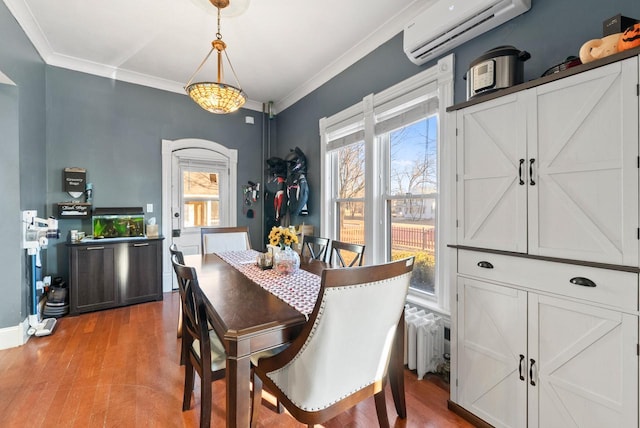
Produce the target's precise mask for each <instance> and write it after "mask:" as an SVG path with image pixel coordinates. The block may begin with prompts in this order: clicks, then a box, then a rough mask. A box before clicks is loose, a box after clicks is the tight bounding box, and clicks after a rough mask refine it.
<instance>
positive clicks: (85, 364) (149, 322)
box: [0, 293, 472, 428]
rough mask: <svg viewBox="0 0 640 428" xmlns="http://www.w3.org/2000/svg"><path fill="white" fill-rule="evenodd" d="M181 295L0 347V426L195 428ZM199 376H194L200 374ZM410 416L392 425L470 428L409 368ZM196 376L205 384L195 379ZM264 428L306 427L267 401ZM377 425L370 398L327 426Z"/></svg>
mask: <svg viewBox="0 0 640 428" xmlns="http://www.w3.org/2000/svg"><path fill="white" fill-rule="evenodd" d="M178 299H179V297H178V295H177V294H176V293H165V295H164V301H162V302H153V303H145V304H141V305H135V306H129V307H125V308H119V309H112V310H107V311H102V312H95V313H91V314H85V315H80V316H76V317H64V318H61V319H60V320H58V324H57V326H56V329H55V331H54V333H53V334H52V335H51V336H47V337H32V338H31V339H29V341H28V342H27V344H25V345H24V346H21V347H18V348H13V349H7V350H2V351H0V425H2V426H3V427H32V428H33V427H83V428H84V427H97V426H104V427H197V426H198V422H199V412H200V393H199V384H197V383H196V388H195V391H196V392H195V394H194V400H193V402H192V403H193V404H192V409H191V410H189V411H186V412H183V411H182V387H183V381H184V369H183V368H182V367H181V366H180V365H179V364H178V360H179V351H180V348H179V341H178V339H177V338H176V320H177V316H178V314H177V307H178ZM196 379H197V376H196ZM405 379H406V380H405V382H406V398H407V411H408V418H407V419H406V420H402V419H399V418H397V416H396V413H395V409H394V407H393V401H392V399H391V392H390V391H388V393H387V403H388V404H387V407H388V412H389V420H390V423H391V425H392V426H395V427H407V428H410V427H429V428H435V427H438V428H444V427H471V426H472V425H471V424H469V423H467V422H466V421H464V420H462V419H461V418H460V417H458V416H457V415H455V414H454V413H452V412H450V411H449V410H447V403H446V401H447V398H448V391H447V390H446V385H442V384H441V382H437V379H435V380H434V381H429V380H422V381H418V380H417V378H416V375H415V374H414V373H412V372H410V371H408V370H407V371H405ZM196 382H199V380H196ZM212 386H213V397H214V403H213V415H212V423H211V426H212V427H216V426H224V414H225V399H224V395H225V384H224V380H220V381H215V382H214V383H213V384H212ZM259 426H261V427H302V426H304V425H302V424H299V423H297V422H296V421H295V420H294V419H293V418H291V416H289V415H288V414H286V413H284V414H277V413H275V412H274V411H273V410H272V408H271V407H270V406H268V405H263V406H262V408H261V410H260V423H259ZM322 426H323V427H327V428H334V427H336V428H337V427H362V428H365V427H366V428H368V427H376V426H378V425H377V419H376V412H375V405H374V402H373V399H371V400H367V401H365V402H363V403H361V404H359V405H358V406H356V407H355V408H353V409H352V410H350V411H348V412H346V413H344V414H342V415H340V416H338V417H336V418H334V419H332V420H330V421H328V422H327V423H325V424H323V425H322Z"/></svg>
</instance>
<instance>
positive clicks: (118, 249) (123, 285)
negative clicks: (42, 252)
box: [67, 237, 164, 315]
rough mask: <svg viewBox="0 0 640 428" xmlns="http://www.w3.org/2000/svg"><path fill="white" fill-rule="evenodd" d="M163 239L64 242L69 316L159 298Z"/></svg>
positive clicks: (160, 296)
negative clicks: (67, 257) (67, 269)
mask: <svg viewBox="0 0 640 428" xmlns="http://www.w3.org/2000/svg"><path fill="white" fill-rule="evenodd" d="M163 239H164V238H162V237H159V238H145V239H140V238H133V239H127V238H118V239H102V240H90V241H82V242H77V243H68V244H67V247H68V249H69V312H70V313H71V315H76V314H80V313H83V312H91V311H96V310H100V309H108V308H114V307H118V306H126V305H132V304H135V303H142V302H149V301H154V300H162V240H163Z"/></svg>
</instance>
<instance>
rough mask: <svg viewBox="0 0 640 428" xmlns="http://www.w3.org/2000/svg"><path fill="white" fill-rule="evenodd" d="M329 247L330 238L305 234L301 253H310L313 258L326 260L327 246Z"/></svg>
mask: <svg viewBox="0 0 640 428" xmlns="http://www.w3.org/2000/svg"><path fill="white" fill-rule="evenodd" d="M328 247H329V238H320V237H319V236H310V235H304V237H303V238H302V251H301V252H300V254H301V255H303V256H304V255H307V253H308V255H309V257H311V258H312V259H315V260H320V261H323V262H324V261H325V260H326V258H327V248H328Z"/></svg>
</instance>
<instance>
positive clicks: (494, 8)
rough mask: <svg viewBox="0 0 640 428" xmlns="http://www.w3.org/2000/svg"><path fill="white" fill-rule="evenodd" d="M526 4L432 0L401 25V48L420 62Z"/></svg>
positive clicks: (517, 0)
mask: <svg viewBox="0 0 640 428" xmlns="http://www.w3.org/2000/svg"><path fill="white" fill-rule="evenodd" d="M530 8H531V0H435V1H434V2H433V3H432V4H431V6H429V7H428V8H427V9H426V10H424V11H423V12H422V13H420V15H418V16H417V17H415V18H414V19H413V20H411V22H409V23H408V24H407V25H406V26H405V27H404V43H403V45H404V52H405V53H406V54H407V56H408V57H409V59H410V60H411V61H412V62H413V63H415V64H418V65H420V64H424V63H425V62H427V61H429V60H431V59H435V58H436V57H437V56H438V55H440V54H443V53H445V52H446V51H448V50H450V49H453V48H454V47H456V46H458V45H460V44H462V43H464V42H466V41H467V40H470V39H472V38H474V37H476V36H479V35H480V34H482V33H484V32H485V31H488V30H490V29H492V28H494V27H497V26H498V25H500V24H502V23H504V22H506V21H508V20H510V19H512V18H515V17H516V16H518V15H520V14H522V13H524V12H526V11H527V10H529V9H530Z"/></svg>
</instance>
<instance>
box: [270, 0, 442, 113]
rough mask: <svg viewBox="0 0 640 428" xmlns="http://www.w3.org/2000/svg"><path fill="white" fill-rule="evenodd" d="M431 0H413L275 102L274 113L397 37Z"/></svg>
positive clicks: (289, 105)
mask: <svg viewBox="0 0 640 428" xmlns="http://www.w3.org/2000/svg"><path fill="white" fill-rule="evenodd" d="M433 1H434V0H430V1H426V2H425V1H422V0H416V1H415V2H413V3H411V4H410V5H409V6H407V7H405V8H404V9H402V10H401V11H399V12H398V13H397V14H395V15H394V16H392V17H391V18H389V19H388V20H387V21H386V22H385V23H384V24H382V25H381V26H380V27H379V28H377V29H376V30H374V31H373V32H372V33H371V34H369V35H368V36H367V37H365V38H364V39H363V40H362V41H361V42H360V43H358V44H356V45H355V46H354V47H353V48H352V49H349V50H348V51H346V52H345V53H344V54H343V55H341V56H339V57H338V58H337V59H336V60H335V61H333V62H332V63H330V64H329V65H327V66H326V67H325V68H323V69H322V70H320V71H319V72H318V73H317V74H316V75H314V76H313V77H311V79H309V80H307V81H306V82H305V83H304V84H302V85H300V86H299V87H298V88H296V89H295V90H294V91H292V92H291V93H290V94H289V95H287V96H286V97H284V98H283V99H282V100H279V101H277V102H275V103H274V109H275V111H276V112H281V111H284V110H285V109H286V108H288V107H291V106H292V105H293V104H295V103H296V102H298V101H300V100H301V99H302V98H304V97H305V96H307V95H309V94H310V93H311V92H313V91H314V90H316V89H318V88H319V87H320V86H322V85H324V84H325V83H327V82H328V81H329V80H331V79H333V78H334V77H336V76H337V75H338V74H340V73H342V72H343V71H345V70H346V69H347V68H349V67H350V66H352V65H353V64H355V63H356V62H357V61H359V60H361V59H362V58H364V57H365V56H367V55H368V54H370V53H371V52H373V51H374V50H375V49H376V48H378V47H380V46H381V45H382V44H384V43H386V42H387V41H389V40H391V38H393V37H394V36H395V35H396V34H398V33H400V32H401V31H404V26H405V25H406V24H407V22H409V21H410V20H411V19H413V18H414V17H415V16H416V15H417V14H418V13H420V12H421V11H423V10H424V9H425V8H426V7H428V6H429V5H430V4H431V3H433Z"/></svg>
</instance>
